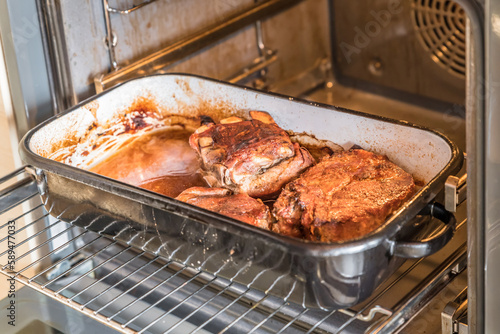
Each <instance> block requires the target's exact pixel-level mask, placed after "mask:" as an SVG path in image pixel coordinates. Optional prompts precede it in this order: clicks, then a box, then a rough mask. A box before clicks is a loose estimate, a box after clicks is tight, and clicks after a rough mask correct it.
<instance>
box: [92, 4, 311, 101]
mask: <svg viewBox="0 0 500 334" xmlns="http://www.w3.org/2000/svg"><path fill="white" fill-rule="evenodd" d="M103 1H104V3H105V6H107V0H103ZM302 1H303V0H293V1H284V0H271V1H265V2H262V3H261V4H257V5H255V7H254V8H251V9H249V10H247V11H245V12H243V13H239V14H237V15H235V16H233V17H230V18H227V19H226V20H225V21H224V22H221V23H219V24H217V25H215V26H211V27H208V28H206V29H203V30H202V31H199V32H198V33H197V34H195V35H194V36H190V37H188V38H186V39H183V40H180V41H177V42H175V43H173V44H171V45H169V46H168V47H166V48H165V49H163V50H160V51H157V52H154V53H152V54H150V55H148V56H146V57H144V58H142V59H140V60H139V61H136V62H132V63H131V64H128V65H127V66H123V67H121V68H120V69H118V68H117V67H118V63H117V62H116V56H115V55H114V51H110V57H111V59H112V65H113V69H114V71H112V72H111V73H109V74H104V75H102V76H97V77H96V78H95V84H96V92H97V93H100V92H101V91H103V90H105V89H107V88H109V87H113V86H115V85H117V84H119V83H121V82H125V81H127V80H130V79H132V78H135V77H137V76H138V74H142V75H144V74H153V73H156V72H158V71H159V70H163V69H165V68H166V67H168V66H171V65H173V64H174V63H176V62H179V61H180V60H183V59H185V58H188V57H190V56H191V55H192V54H194V53H196V52H198V51H201V50H203V49H204V48H207V47H209V46H210V45H214V44H215V43H217V42H219V41H221V40H222V39H224V38H227V37H228V36H230V35H232V34H234V33H236V32H237V31H239V30H241V29H243V28H245V27H246V26H248V25H250V24H253V23H255V22H257V21H259V20H261V19H265V18H267V17H269V16H272V15H276V14H277V13H279V12H281V11H283V10H286V9H289V8H290V7H293V6H295V5H297V4H298V3H300V2H302ZM106 22H109V27H108V28H107V31H108V40H109V39H111V38H112V36H111V25H110V24H111V21H110V19H106ZM258 27H259V26H258ZM259 29H260V28H258V29H257V31H258V30H259ZM108 44H109V43H108ZM110 50H114V49H110Z"/></svg>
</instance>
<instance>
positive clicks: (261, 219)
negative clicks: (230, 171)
mask: <svg viewBox="0 0 500 334" xmlns="http://www.w3.org/2000/svg"><path fill="white" fill-rule="evenodd" d="M176 199H178V200H180V201H183V202H186V203H189V204H193V205H196V206H199V207H201V208H204V209H207V210H210V211H214V212H217V213H220V214H222V215H225V216H228V217H231V218H234V219H237V220H241V221H243V222H245V223H247V224H250V225H254V226H258V227H261V228H265V229H269V227H270V224H271V222H272V216H271V213H270V211H269V208H268V207H267V206H266V205H265V204H264V203H262V201H261V200H260V199H255V198H252V197H250V196H248V195H247V194H235V195H233V194H232V193H231V191H230V190H228V189H224V188H204V187H193V188H189V189H186V190H184V191H183V192H182V193H181V194H180V195H179V196H177V197H176Z"/></svg>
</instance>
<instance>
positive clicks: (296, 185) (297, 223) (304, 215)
mask: <svg viewBox="0 0 500 334" xmlns="http://www.w3.org/2000/svg"><path fill="white" fill-rule="evenodd" d="M414 192H415V183H414V180H413V178H412V176H411V175H410V174H408V173H407V172H405V171H404V170H403V169H402V168H400V167H398V166H396V165H395V164H394V163H392V162H391V161H389V159H388V158H387V157H385V156H382V155H378V154H375V153H371V152H368V151H365V150H361V149H355V150H350V151H345V152H340V153H335V154H334V155H332V156H330V157H325V158H323V159H322V160H321V162H320V163H318V164H317V165H316V166H314V167H311V168H310V169H308V170H307V171H306V172H304V173H303V174H302V175H301V176H300V177H299V178H298V179H296V180H295V181H293V182H291V183H289V184H287V185H286V187H285V188H284V190H283V192H282V193H281V194H280V196H279V197H278V199H277V201H276V203H275V204H274V209H273V214H274V216H275V217H276V219H277V222H276V224H274V225H273V231H275V232H278V233H282V234H285V235H290V236H295V237H302V238H306V239H309V240H313V241H321V242H338V241H344V240H350V239H355V238H359V237H361V236H364V235H366V234H368V233H370V232H372V231H373V230H375V229H376V228H377V227H379V226H380V225H381V224H382V223H383V222H384V221H385V220H386V218H387V217H388V216H389V215H390V214H391V213H392V212H394V211H395V210H396V209H398V208H399V207H400V206H401V204H402V203H403V202H404V201H406V200H407V199H409V198H410V197H411V196H412V195H413V193H414Z"/></svg>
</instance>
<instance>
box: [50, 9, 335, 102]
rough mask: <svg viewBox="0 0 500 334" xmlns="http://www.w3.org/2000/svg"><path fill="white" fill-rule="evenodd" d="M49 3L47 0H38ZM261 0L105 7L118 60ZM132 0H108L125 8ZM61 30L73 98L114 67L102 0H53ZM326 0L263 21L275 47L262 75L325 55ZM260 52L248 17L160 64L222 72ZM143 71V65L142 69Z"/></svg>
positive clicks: (293, 69)
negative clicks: (218, 37) (111, 10)
mask: <svg viewBox="0 0 500 334" xmlns="http://www.w3.org/2000/svg"><path fill="white" fill-rule="evenodd" d="M44 1H45V2H47V3H51V2H52V1H51V0H44ZM259 2H262V1H261V0H259V1H255V0H245V1H241V0H225V1H222V0H207V1H198V0H185V1H157V2H154V3H151V4H149V5H147V6H145V7H142V8H141V9H139V10H137V11H134V12H131V13H130V14H128V15H120V14H110V21H111V25H112V30H113V32H114V35H115V36H116V39H115V41H116V46H115V54H116V60H117V62H118V65H119V66H120V67H125V66H127V65H128V64H130V63H131V62H135V61H138V60H140V59H142V57H144V56H146V55H148V54H150V53H152V52H154V51H158V50H161V49H163V48H165V47H167V46H169V45H172V44H174V43H176V42H178V41H180V40H182V39H185V38H187V37H189V36H192V35H193V34H198V33H200V32H203V31H205V30H206V29H207V28H209V27H212V26H214V25H217V24H220V23H222V22H224V21H225V20H227V19H228V18H229V17H231V16H232V15H235V14H238V13H241V12H243V11H245V10H247V9H248V8H250V7H252V6H254V5H255V3H259ZM133 4H134V1H131V0H127V1H110V5H111V6H112V7H116V8H129V7H131V6H132V5H133ZM56 5H57V7H56V8H57V12H58V15H59V17H60V24H61V27H62V31H63V35H62V36H61V44H63V45H64V47H65V48H66V49H67V51H66V52H65V54H64V55H63V57H62V58H63V61H64V62H65V63H66V65H65V66H67V68H68V69H69V71H68V72H69V75H70V76H71V89H70V92H69V93H70V94H74V99H73V100H74V101H75V102H78V101H81V100H82V99H85V98H87V97H89V96H92V95H94V94H95V93H96V91H95V87H94V79H95V78H96V77H99V76H101V75H103V74H107V73H109V72H110V71H111V70H112V67H111V62H110V58H109V55H108V48H107V45H106V43H105V37H106V29H105V21H104V14H103V7H102V1H101V0H94V1H77V0H69V1H62V2H56ZM328 21H329V11H328V0H307V1H303V2H302V3H300V4H299V5H297V6H295V7H293V8H292V9H289V10H286V11H284V12H282V13H280V14H278V15H276V16H274V17H271V18H268V19H266V20H264V21H263V23H262V29H263V37H264V43H265V46H266V47H267V48H269V49H271V50H275V51H277V57H278V60H277V61H276V62H275V63H273V64H272V65H271V66H269V68H268V70H269V75H268V80H269V81H270V84H272V83H273V82H286V81H293V80H294V77H296V76H297V74H298V73H302V74H303V73H305V72H307V71H310V70H311V69H312V68H313V67H315V66H316V67H318V66H319V65H321V63H322V60H323V59H325V58H327V59H328V61H329V57H330V42H329V26H328ZM257 57H259V50H258V47H257V40H256V30H255V26H254V25H249V26H248V27H247V28H245V29H242V30H240V31H238V32H236V33H234V34H232V35H231V36H229V37H228V38H226V39H224V40H223V41H221V42H218V43H214V45H213V46H211V47H208V48H205V49H203V50H202V51H200V52H197V53H195V54H193V55H188V54H187V55H186V57H185V58H184V59H183V61H182V62H179V63H176V64H173V66H170V67H168V68H158V69H156V73H158V72H160V73H163V72H184V73H192V74H197V75H202V76H208V77H212V78H217V79H228V78H229V77H231V76H233V75H234V74H235V73H238V72H239V71H241V70H242V69H244V68H245V67H247V66H248V65H250V64H252V63H253V61H254V60H255V59H256V58H257ZM144 74H148V73H142V74H141V75H144Z"/></svg>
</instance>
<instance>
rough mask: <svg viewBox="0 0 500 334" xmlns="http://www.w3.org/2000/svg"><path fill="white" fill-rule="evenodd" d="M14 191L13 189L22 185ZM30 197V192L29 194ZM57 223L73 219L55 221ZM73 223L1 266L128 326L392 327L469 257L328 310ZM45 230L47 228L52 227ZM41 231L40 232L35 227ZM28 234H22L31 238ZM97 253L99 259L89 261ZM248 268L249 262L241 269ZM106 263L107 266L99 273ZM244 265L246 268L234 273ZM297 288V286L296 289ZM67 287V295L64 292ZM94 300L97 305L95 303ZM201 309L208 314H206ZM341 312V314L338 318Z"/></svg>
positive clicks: (143, 329) (37, 213)
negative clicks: (21, 260) (21, 261)
mask: <svg viewBox="0 0 500 334" xmlns="http://www.w3.org/2000/svg"><path fill="white" fill-rule="evenodd" d="M3 180H6V179H5V178H3ZM12 191H14V192H15V191H16V189H12ZM32 191H33V192H36V189H34V188H32ZM33 195H36V193H34V194H33ZM26 201H28V200H27V199H25V202H26ZM23 203H24V202H23ZM28 213H31V214H32V215H33V217H31V216H30V218H31V221H30V222H26V225H25V226H33V225H34V224H36V222H41V221H43V220H44V219H43V218H45V217H46V216H47V213H46V212H45V211H44V210H41V207H40V205H39V204H33V206H32V207H31V208H29V209H27V211H26V212H25V213H23V214H21V215H18V216H17V218H16V219H19V218H20V217H28ZM52 224H67V223H65V222H61V221H55V222H52ZM4 225H5V224H4ZM462 225H463V223H462ZM459 226H461V225H459ZM20 228H25V227H20ZM69 230H74V231H81V232H79V233H76V234H77V235H75V236H74V237H73V238H72V239H70V240H68V241H67V242H65V243H64V244H63V245H60V246H59V247H57V248H55V249H52V250H45V248H44V250H45V252H46V253H44V254H42V255H41V256H40V257H39V258H38V259H37V260H35V261H34V262H33V263H31V264H29V265H27V266H26V267H24V268H22V269H20V270H17V271H15V272H7V271H5V268H6V267H5V266H3V269H2V270H1V272H2V273H3V274H5V275H9V276H14V277H15V279H16V280H17V281H19V282H21V283H23V284H25V285H27V286H29V287H32V288H34V289H35V290H37V291H39V292H41V293H43V294H45V295H47V296H49V297H51V298H54V299H58V300H60V301H63V302H65V304H66V305H68V306H69V307H71V308H73V309H75V310H78V311H80V312H83V313H84V314H86V315H88V316H89V317H92V318H94V319H95V320H97V321H99V322H100V323H103V324H106V325H108V326H110V327H112V328H114V329H116V330H119V331H121V332H124V333H156V332H162V333H163V332H165V333H172V332H174V331H177V332H179V331H180V332H182V331H183V329H182V328H183V327H182V326H183V325H184V326H188V325H189V326H191V327H189V326H188V327H189V328H190V329H189V331H190V332H192V333H195V332H198V331H199V330H201V329H204V330H209V331H213V330H215V331H217V332H222V333H223V332H228V331H235V332H238V331H244V332H248V333H255V332H259V331H266V332H269V331H271V332H276V333H284V332H291V333H305V332H307V333H313V332H318V331H320V332H323V331H326V332H339V331H342V332H349V333H350V332H351V330H350V329H351V326H352V325H354V324H360V323H362V324H364V325H363V326H362V328H367V330H370V331H372V330H373V331H375V332H376V333H378V332H381V331H386V329H387V328H389V329H390V330H393V329H395V328H397V327H398V326H399V324H400V322H401V319H406V318H407V317H409V316H411V314H413V312H415V308H416V307H417V306H420V304H422V303H425V301H426V300H427V299H428V298H429V296H431V295H432V291H431V290H436V289H438V288H439V287H440V286H441V285H442V284H444V282H445V281H446V279H449V277H450V276H452V274H451V273H452V271H453V270H454V269H453V268H455V267H456V266H457V262H460V261H463V259H464V257H465V249H464V248H465V245H462V246H461V247H459V248H457V249H456V250H455V251H454V252H452V253H451V254H450V255H449V256H448V257H447V260H446V261H444V262H443V264H442V265H439V266H437V267H436V268H435V269H434V271H433V272H432V273H431V274H430V275H429V276H428V277H427V279H426V280H424V281H422V282H421V283H420V284H417V285H416V287H415V288H414V289H413V290H412V291H411V292H410V293H408V294H406V295H404V296H401V294H400V292H399V291H395V290H397V286H398V283H399V282H401V281H403V280H405V279H406V277H407V276H410V275H411V274H412V273H414V272H416V271H418V270H420V267H421V266H422V265H423V262H424V261H425V260H417V261H414V262H413V263H411V264H409V265H408V266H407V268H406V269H405V270H403V271H402V273H400V274H398V275H397V276H395V277H393V278H391V280H390V282H389V283H388V284H387V286H385V287H383V288H381V289H380V290H379V291H377V293H376V294H375V295H374V296H373V297H371V298H370V299H369V300H368V301H367V302H366V304H365V305H364V306H363V307H361V308H360V309H359V310H358V311H353V310H333V311H328V312H327V311H321V310H313V309H308V308H303V307H301V306H299V305H292V304H290V303H288V302H287V301H286V299H285V300H276V301H275V299H276V298H274V297H271V296H269V295H265V294H264V295H262V294H255V292H254V291H253V290H251V289H250V288H248V286H246V287H245V286H240V285H238V284H235V283H233V282H232V281H231V280H224V279H219V278H218V277H217V276H216V275H215V276H214V275H210V274H206V273H202V272H200V271H196V270H194V269H192V268H189V267H187V266H185V265H182V264H180V263H176V262H173V261H166V262H164V261H163V260H161V259H160V258H159V257H158V256H155V257H152V258H150V257H147V256H146V254H145V252H144V251H135V250H134V249H133V248H132V247H131V246H126V245H125V246H122V245H121V244H119V243H118V242H117V241H113V240H108V239H106V238H104V237H102V236H100V235H98V234H95V233H93V232H89V231H87V230H80V229H78V228H76V227H74V226H72V225H70V224H67V228H66V229H65V230H64V231H69ZM44 231H45V232H47V229H44ZM64 231H63V232H64ZM63 232H60V233H58V234H56V235H54V236H52V237H51V238H49V239H48V240H46V241H44V242H43V243H41V244H40V245H37V246H35V247H34V248H35V249H41V247H42V245H45V244H47V243H49V242H50V241H51V240H54V239H55V238H58V237H59V236H60V235H61V233H63ZM39 235H40V233H38V234H37V236H39ZM88 236H90V238H89V240H85V239H84V237H88ZM33 238H35V236H30V237H27V238H26V240H31V239H33ZM79 238H81V240H85V241H84V245H83V246H81V247H80V248H78V249H77V250H75V251H73V252H72V253H71V254H69V255H66V256H64V257H60V258H59V259H58V260H57V261H55V262H53V263H51V264H49V265H47V266H46V267H45V268H41V269H40V271H38V272H36V273H33V274H32V276H31V277H26V276H25V272H26V270H27V269H28V268H31V267H33V266H34V264H36V263H39V262H40V261H42V260H43V259H47V258H49V257H50V258H57V255H58V254H59V253H60V252H61V251H62V250H63V249H64V248H65V247H66V246H67V245H69V244H71V243H74V241H75V240H76V239H79ZM5 240H6V239H5V238H3V239H0V247H4V246H5V245H6V241H5ZM26 240H18V241H19V242H26ZM29 252H31V250H30V251H28V253H29ZM25 255H26V254H24V255H23V256H25ZM76 256H81V257H82V259H79V262H77V263H76V264H75V265H74V266H72V267H71V268H69V269H67V270H64V271H63V272H61V273H57V274H55V275H54V277H52V278H50V279H48V278H43V277H42V276H43V275H44V274H46V273H47V272H48V271H50V270H52V269H53V268H55V267H56V266H58V265H59V264H61V263H63V262H64V261H66V260H68V259H70V258H73V257H76ZM93 259H95V260H96V261H90V260H93ZM94 262H95V263H94ZM89 263H92V264H93V267H92V268H90V269H87V267H85V270H84V271H82V270H78V269H79V266H83V265H84V264H87V265H88V264H89ZM0 265H1V264H0ZM223 267H224V266H223ZM223 267H222V268H221V269H220V270H222V269H223ZM245 268H247V267H243V268H242V269H240V270H245ZM101 269H102V270H103V271H102V272H103V274H99V273H100V272H101ZM239 273H240V271H238V273H236V274H235V277H236V276H237V275H238V274H239ZM165 275H168V276H167V277H165ZM117 278H118V279H117ZM136 290H140V291H139V292H137V291H136ZM292 291H293V287H292V289H291V291H290V293H292ZM66 292H67V293H66ZM63 293H64V294H63ZM391 293H392V294H396V296H398V298H399V299H398V300H399V301H398V302H396V303H395V304H393V305H390V306H387V305H375V304H376V303H378V302H379V300H380V298H382V297H384V296H386V295H387V294H391ZM67 294H69V297H66V296H65V295H67ZM139 302H140V305H141V306H139ZM92 305H96V306H95V307H93V308H91V306H92ZM158 311H160V313H158ZM197 315H198V317H197ZM377 315H380V316H377ZM201 316H203V317H206V318H200V317H201ZM144 319H148V320H147V321H144ZM339 319H340V320H341V321H342V323H341V324H340V325H339V324H338V322H339ZM335 323H336V325H334V324H335ZM141 324H143V325H141ZM194 324H196V325H194ZM215 328H217V329H215ZM356 328H357V327H356Z"/></svg>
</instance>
